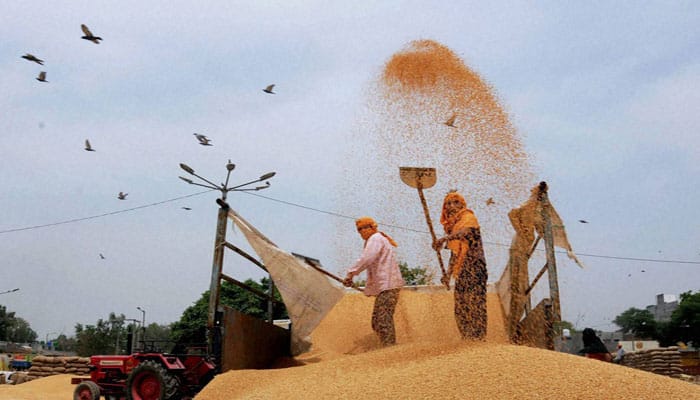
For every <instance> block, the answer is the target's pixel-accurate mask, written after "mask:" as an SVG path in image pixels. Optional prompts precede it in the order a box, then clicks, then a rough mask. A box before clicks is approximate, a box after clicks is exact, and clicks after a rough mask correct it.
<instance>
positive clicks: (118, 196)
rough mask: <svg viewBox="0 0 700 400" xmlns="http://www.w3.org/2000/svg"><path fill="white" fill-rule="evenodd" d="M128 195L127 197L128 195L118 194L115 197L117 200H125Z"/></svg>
mask: <svg viewBox="0 0 700 400" xmlns="http://www.w3.org/2000/svg"><path fill="white" fill-rule="evenodd" d="M128 195H129V193H124V192H119V194H118V195H117V198H118V199H119V200H126V196H128Z"/></svg>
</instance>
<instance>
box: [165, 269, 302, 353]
mask: <svg viewBox="0 0 700 400" xmlns="http://www.w3.org/2000/svg"><path fill="white" fill-rule="evenodd" d="M244 283H245V284H246V285H248V286H249V287H251V288H253V289H256V290H258V291H261V292H264V293H268V285H269V283H270V280H269V279H268V278H262V279H261V280H260V283H258V282H255V281H253V280H252V279H248V280H246V281H245V282H244ZM219 296H220V297H219V298H220V300H219V301H220V302H221V304H223V305H226V306H229V307H231V308H233V309H236V310H238V311H240V312H242V313H245V314H248V315H252V316H254V317H258V318H261V319H267V316H268V315H267V300H265V299H263V298H261V297H258V296H257V295H256V294H254V293H252V292H250V291H248V290H245V289H243V288H240V287H238V286H236V285H234V284H232V283H229V282H223V283H222V284H221V292H220V293H219ZM274 297H275V299H277V300H279V301H281V300H282V297H281V296H280V294H279V292H278V291H277V290H276V289H275V291H274ZM208 311H209V291H208V290H207V291H206V292H204V293H202V296H201V297H200V298H199V300H197V301H196V302H195V303H194V304H193V305H191V306H189V307H188V308H187V309H185V311H184V312H183V313H182V317H180V320H179V321H177V322H175V323H173V324H172V333H171V338H172V340H173V341H175V342H176V343H179V344H203V343H206V326H207V313H208ZM288 317H289V316H288V315H287V310H286V308H284V306H283V305H281V304H277V305H275V307H274V310H273V314H272V318H273V319H283V318H288Z"/></svg>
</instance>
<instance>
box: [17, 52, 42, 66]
mask: <svg viewBox="0 0 700 400" xmlns="http://www.w3.org/2000/svg"><path fill="white" fill-rule="evenodd" d="M22 58H24V59H25V60H29V61H34V62H35V63H37V64H39V65H44V60H40V59H38V58H36V57H35V56H33V55H32V54H29V53H27V54H25V55H23V56H22Z"/></svg>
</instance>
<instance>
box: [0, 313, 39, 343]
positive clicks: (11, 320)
mask: <svg viewBox="0 0 700 400" xmlns="http://www.w3.org/2000/svg"><path fill="white" fill-rule="evenodd" d="M36 338H37V334H36V332H34V330H32V328H31V327H30V326H29V322H27V321H26V320H25V319H23V318H20V317H18V316H17V315H16V314H15V312H14V311H13V312H8V311H7V308H6V307H5V306H0V340H2V341H8V342H14V343H32V342H34V341H35V340H36Z"/></svg>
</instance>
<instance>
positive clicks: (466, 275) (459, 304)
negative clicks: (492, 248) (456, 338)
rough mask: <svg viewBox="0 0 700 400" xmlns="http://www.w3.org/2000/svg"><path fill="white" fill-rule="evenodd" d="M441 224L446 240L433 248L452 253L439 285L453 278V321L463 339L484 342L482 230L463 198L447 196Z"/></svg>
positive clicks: (484, 297) (436, 242)
mask: <svg viewBox="0 0 700 400" xmlns="http://www.w3.org/2000/svg"><path fill="white" fill-rule="evenodd" d="M440 223H441V224H442V226H443V227H444V229H445V236H443V237H441V238H439V239H437V240H436V241H435V242H433V248H434V249H435V250H439V249H441V248H443V246H444V247H446V248H448V249H449V250H450V251H451V253H452V254H451V256H450V264H449V267H448V269H447V274H446V275H445V276H443V277H442V283H444V284H448V285H449V282H450V279H451V278H452V277H453V276H454V278H455V288H454V293H455V294H454V296H455V320H456V321H457V327H458V328H459V332H460V333H461V334H462V337H463V338H465V339H479V340H480V339H483V338H484V337H485V336H486V280H487V279H488V272H487V270H486V258H485V257H484V246H483V243H482V241H481V229H480V227H479V221H478V220H477V219H476V216H475V215H474V212H473V211H472V210H470V209H468V208H467V202H466V201H465V200H464V197H463V196H462V195H461V194H459V193H458V192H456V191H452V192H449V193H448V194H447V195H446V196H445V199H444V201H443V204H442V215H441V216H440Z"/></svg>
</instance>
